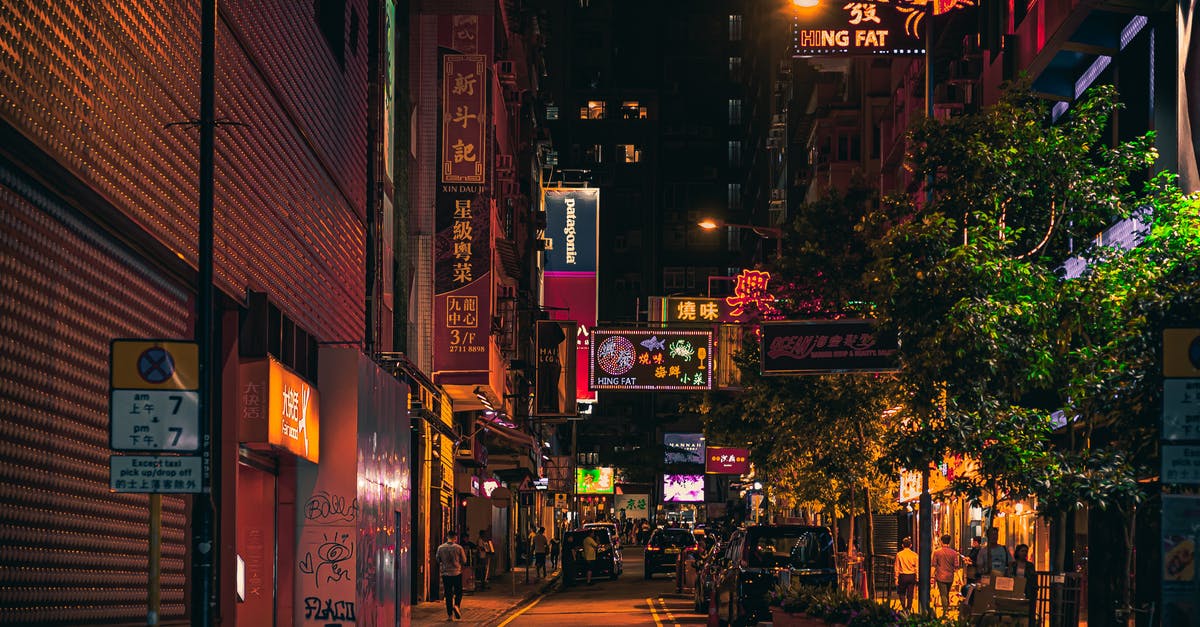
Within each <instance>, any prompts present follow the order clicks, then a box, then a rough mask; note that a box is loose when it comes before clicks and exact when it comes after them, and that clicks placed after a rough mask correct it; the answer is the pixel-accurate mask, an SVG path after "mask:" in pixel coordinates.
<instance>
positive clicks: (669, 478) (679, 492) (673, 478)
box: [663, 475, 704, 503]
mask: <svg viewBox="0 0 1200 627" xmlns="http://www.w3.org/2000/svg"><path fill="white" fill-rule="evenodd" d="M663 502H664V503H703V502H704V475H663Z"/></svg>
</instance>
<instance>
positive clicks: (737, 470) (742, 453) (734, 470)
mask: <svg viewBox="0 0 1200 627" xmlns="http://www.w3.org/2000/svg"><path fill="white" fill-rule="evenodd" d="M704 472H706V473H708V474H710V475H744V474H746V473H748V472H750V451H749V450H747V449H744V448H730V447H726V446H710V447H708V448H706V449H705V458H704Z"/></svg>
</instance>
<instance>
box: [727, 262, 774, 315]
mask: <svg viewBox="0 0 1200 627" xmlns="http://www.w3.org/2000/svg"><path fill="white" fill-rule="evenodd" d="M770 284H771V273H770V272H763V271H761V270H742V273H741V274H739V275H738V277H737V282H736V283H734V285H733V295H732V296H726V297H725V304H726V305H728V306H729V315H730V316H732V317H733V318H740V317H742V316H743V315H745V314H746V313H747V312H748V311H751V312H752V311H757V312H758V314H759V315H760V316H763V317H771V316H775V315H778V314H779V310H778V309H776V308H775V305H774V304H773V303H774V302H775V295H774V294H772V293H771V292H770V290H769V289H768V288H769V286H770Z"/></svg>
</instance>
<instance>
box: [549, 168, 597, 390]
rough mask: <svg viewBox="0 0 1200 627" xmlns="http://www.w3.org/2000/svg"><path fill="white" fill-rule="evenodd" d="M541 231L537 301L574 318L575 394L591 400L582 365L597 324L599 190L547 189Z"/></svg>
mask: <svg viewBox="0 0 1200 627" xmlns="http://www.w3.org/2000/svg"><path fill="white" fill-rule="evenodd" d="M542 206H543V208H544V209H545V212H546V230H545V231H544V233H543V234H542V242H543V245H544V249H545V252H544V253H543V254H544V257H543V259H544V266H545V272H544V274H543V279H542V302H543V303H544V305H545V306H546V309H547V310H548V311H551V312H554V315H555V316H556V317H561V318H563V319H570V320H574V321H575V322H576V336H575V351H576V352H575V362H576V364H577V367H576V370H575V398H576V400H578V401H594V400H596V394H595V392H593V391H592V390H591V388H589V387H588V373H587V369H586V368H583V367H578V365H579V364H586V363H587V358H588V351H589V349H590V347H591V334H592V330H593V328H594V327H595V326H596V268H597V265H598V261H599V260H598V257H597V251H598V249H599V247H598V245H597V241H598V238H599V236H600V190H599V189H595V188H561V189H560V188H554V189H547V190H545V193H544V195H543V198H542Z"/></svg>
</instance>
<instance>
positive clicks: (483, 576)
mask: <svg viewBox="0 0 1200 627" xmlns="http://www.w3.org/2000/svg"><path fill="white" fill-rule="evenodd" d="M475 546H477V547H479V585H480V587H481V588H482V589H484V590H487V587H488V580H489V579H491V576H492V555H495V553H496V545H495V544H493V543H492V537H491V536H490V535H488V532H487V531H484V530H483V529H480V530H479V541H478V542H476V543H475Z"/></svg>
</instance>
